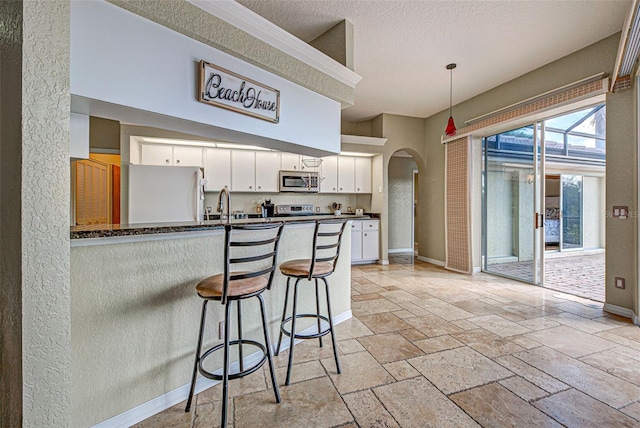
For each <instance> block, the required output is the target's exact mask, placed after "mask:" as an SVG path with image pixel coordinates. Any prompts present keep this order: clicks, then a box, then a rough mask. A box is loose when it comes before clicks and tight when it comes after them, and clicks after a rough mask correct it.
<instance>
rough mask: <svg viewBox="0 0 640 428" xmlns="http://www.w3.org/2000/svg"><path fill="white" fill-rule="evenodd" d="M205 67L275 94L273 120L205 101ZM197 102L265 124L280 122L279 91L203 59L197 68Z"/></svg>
mask: <svg viewBox="0 0 640 428" xmlns="http://www.w3.org/2000/svg"><path fill="white" fill-rule="evenodd" d="M207 66H210V67H212V68H215V69H216V70H220V71H222V72H224V73H228V74H231V75H233V76H235V77H237V78H239V79H242V80H244V81H246V82H249V83H252V84H254V85H257V86H259V87H261V88H263V89H267V90H269V91H272V92H274V93H275V94H276V117H275V118H271V117H268V116H264V115H261V114H258V113H253V112H251V111H247V110H243V109H241V108H238V107H233V106H230V105H226V104H223V103H221V102H219V101H213V100H209V99H205V97H204V89H205V85H206V82H205V77H206V76H205V73H204V70H205V68H206V67H207ZM198 101H200V102H202V103H205V104H209V105H213V106H216V107H221V108H224V109H227V110H231V111H234V112H236V113H242V114H245V115H247V116H251V117H255V118H256V119H262V120H265V121H267V122H272V123H279V122H280V91H279V90H277V89H275V88H272V87H270V86H267V85H264V84H262V83H260V82H257V81H255V80H253V79H249V78H248V77H245V76H242V75H240V74H238V73H234V72H233V71H230V70H227V69H226V68H224V67H219V66H217V65H215V64H212V63H210V62H207V61H205V60H203V59H202V60H200V67H199V72H198Z"/></svg>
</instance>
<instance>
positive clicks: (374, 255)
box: [351, 220, 380, 263]
mask: <svg viewBox="0 0 640 428" xmlns="http://www.w3.org/2000/svg"><path fill="white" fill-rule="evenodd" d="M379 224H380V221H379V220H354V221H353V222H351V263H365V262H372V261H376V260H378V258H379V253H380V244H379V242H380V241H379V239H380V229H379Z"/></svg>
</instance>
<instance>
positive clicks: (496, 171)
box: [483, 125, 544, 284]
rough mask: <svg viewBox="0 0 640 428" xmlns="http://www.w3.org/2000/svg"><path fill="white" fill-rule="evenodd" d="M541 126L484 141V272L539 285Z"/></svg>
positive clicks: (493, 136)
mask: <svg viewBox="0 0 640 428" xmlns="http://www.w3.org/2000/svg"><path fill="white" fill-rule="evenodd" d="M541 131H542V130H541V129H540V127H537V126H533V125H532V126H526V127H523V128H519V129H515V130H512V131H508V132H504V133H501V134H497V135H492V136H489V137H486V138H484V140H483V144H484V168H483V197H484V204H483V208H484V209H483V223H484V227H483V231H484V236H483V247H484V248H483V270H484V271H485V272H489V273H493V274H498V275H502V276H507V277H511V278H516V279H519V280H521V281H526V282H530V283H533V284H539V283H540V281H541V270H540V257H541V255H542V253H543V252H542V251H541V250H540V249H541V243H540V242H541V239H540V236H541V234H540V230H541V227H542V224H541V223H542V216H541V215H540V214H539V213H541V209H540V202H539V201H540V200H541V197H540V193H541V191H542V184H541V183H542V182H543V180H540V178H539V177H541V176H542V177H544V175H543V174H542V171H541V170H540V168H541V165H540V159H541V155H542V153H541V151H540V144H539V141H540V137H539V135H540V133H541Z"/></svg>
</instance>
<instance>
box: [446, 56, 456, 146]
mask: <svg viewBox="0 0 640 428" xmlns="http://www.w3.org/2000/svg"><path fill="white" fill-rule="evenodd" d="M454 68H456V64H449V65H447V70H449V71H450V72H451V74H450V78H449V122H447V129H445V130H444V134H445V135H446V136H448V137H452V136H454V135H456V132H457V130H456V125H455V123H453V115H452V114H451V109H452V105H453V69H454Z"/></svg>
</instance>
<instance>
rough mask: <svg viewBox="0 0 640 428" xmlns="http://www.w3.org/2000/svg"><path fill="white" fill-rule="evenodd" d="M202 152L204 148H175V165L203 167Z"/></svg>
mask: <svg viewBox="0 0 640 428" xmlns="http://www.w3.org/2000/svg"><path fill="white" fill-rule="evenodd" d="M202 150H203V149H202V147H188V146H173V164H174V165H176V166H200V167H202V166H204V162H202Z"/></svg>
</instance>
